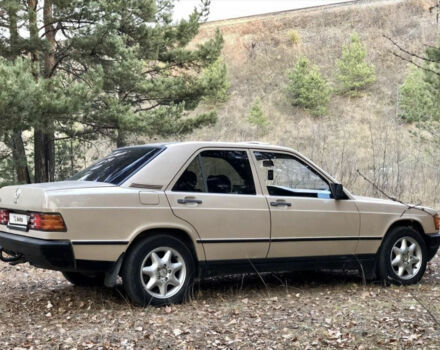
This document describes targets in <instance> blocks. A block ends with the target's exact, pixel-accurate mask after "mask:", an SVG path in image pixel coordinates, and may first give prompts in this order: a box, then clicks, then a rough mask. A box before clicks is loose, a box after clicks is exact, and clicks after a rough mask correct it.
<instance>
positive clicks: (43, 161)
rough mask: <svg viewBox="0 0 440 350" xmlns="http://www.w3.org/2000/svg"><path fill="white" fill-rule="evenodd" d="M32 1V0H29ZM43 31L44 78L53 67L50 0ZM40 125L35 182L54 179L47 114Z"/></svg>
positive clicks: (52, 135)
mask: <svg viewBox="0 0 440 350" xmlns="http://www.w3.org/2000/svg"><path fill="white" fill-rule="evenodd" d="M31 1H32V0H31ZM43 22H44V28H43V30H44V33H45V37H46V40H47V42H48V44H49V50H48V51H47V52H45V53H44V57H43V60H44V78H45V79H50V78H51V76H52V74H53V73H54V69H55V46H56V41H55V35H56V30H55V28H54V26H53V24H52V23H53V8H52V0H45V1H44V5H43ZM43 119H44V120H42V121H41V122H42V124H43V125H44V129H42V128H41V127H38V126H37V127H35V129H34V152H35V156H34V161H35V182H51V181H54V180H55V141H54V139H55V133H54V131H53V120H51V118H50V117H49V116H46V117H44V118H43Z"/></svg>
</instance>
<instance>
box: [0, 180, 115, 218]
mask: <svg viewBox="0 0 440 350" xmlns="http://www.w3.org/2000/svg"><path fill="white" fill-rule="evenodd" d="M103 187H117V186H115V185H113V184H108V183H103V182H93V181H59V182H50V183H39V184H30V185H16V186H6V187H3V188H1V189H0V208H7V209H15V210H25V211H27V210H44V209H50V208H49V206H48V201H47V199H48V196H49V195H50V194H51V193H54V192H56V191H68V190H79V189H89V190H92V189H95V188H103Z"/></svg>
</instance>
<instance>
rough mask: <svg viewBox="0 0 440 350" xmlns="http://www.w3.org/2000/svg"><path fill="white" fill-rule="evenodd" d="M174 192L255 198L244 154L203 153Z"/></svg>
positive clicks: (253, 185)
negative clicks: (250, 196)
mask: <svg viewBox="0 0 440 350" xmlns="http://www.w3.org/2000/svg"><path fill="white" fill-rule="evenodd" d="M173 191H176V192H207V193H225V194H250V195H252V194H256V191H255V184H254V179H253V176H252V169H251V166H250V163H249V159H248V156H247V152H246V151H233V150H230V151H226V150H211V151H202V152H201V153H200V154H199V155H198V156H197V157H196V158H194V160H193V161H192V162H191V164H190V165H189V166H188V168H187V169H186V170H185V171H184V172H183V174H182V175H181V176H180V178H179V180H177V182H176V184H175V185H174V187H173Z"/></svg>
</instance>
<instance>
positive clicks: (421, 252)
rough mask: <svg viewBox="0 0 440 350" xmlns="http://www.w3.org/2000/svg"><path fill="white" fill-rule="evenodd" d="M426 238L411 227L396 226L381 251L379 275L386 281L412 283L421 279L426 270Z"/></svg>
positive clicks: (401, 283) (386, 238) (399, 283)
mask: <svg viewBox="0 0 440 350" xmlns="http://www.w3.org/2000/svg"><path fill="white" fill-rule="evenodd" d="M427 258H428V250H427V247H426V243H425V240H424V239H423V238H422V237H421V236H420V234H419V233H418V232H417V231H416V230H414V229H413V228H411V227H396V228H395V229H393V230H392V231H391V232H390V233H389V234H388V235H387V236H386V237H385V240H384V241H383V244H382V247H381V249H380V251H379V258H378V275H379V277H380V279H381V280H383V281H384V282H385V283H388V282H389V283H392V284H395V285H410V284H415V283H417V282H419V281H420V279H421V278H422V277H423V274H424V273H425V270H426V263H427V261H428V260H427Z"/></svg>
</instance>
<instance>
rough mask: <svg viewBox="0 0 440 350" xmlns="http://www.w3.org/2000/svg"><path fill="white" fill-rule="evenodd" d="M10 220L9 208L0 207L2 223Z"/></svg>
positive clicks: (5, 223) (4, 223)
mask: <svg viewBox="0 0 440 350" xmlns="http://www.w3.org/2000/svg"><path fill="white" fill-rule="evenodd" d="M8 222H9V210H6V209H0V225H7V224H8Z"/></svg>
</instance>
